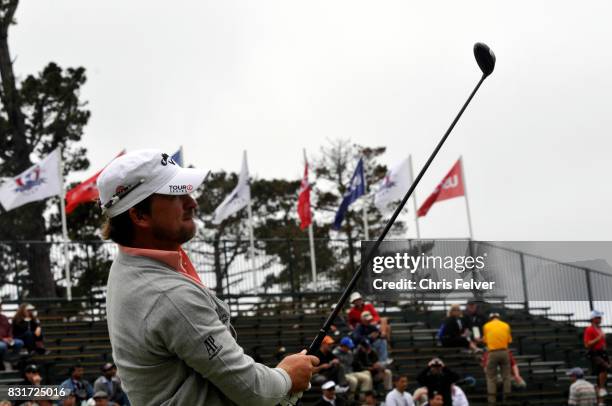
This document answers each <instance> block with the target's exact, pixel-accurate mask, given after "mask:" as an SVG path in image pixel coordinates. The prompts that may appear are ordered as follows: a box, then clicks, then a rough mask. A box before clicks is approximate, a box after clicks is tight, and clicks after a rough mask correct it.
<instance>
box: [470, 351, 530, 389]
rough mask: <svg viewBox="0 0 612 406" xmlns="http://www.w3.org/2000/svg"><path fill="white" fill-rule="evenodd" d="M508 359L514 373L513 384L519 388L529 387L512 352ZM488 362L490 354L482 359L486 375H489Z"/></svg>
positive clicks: (486, 353) (509, 352) (485, 354)
mask: <svg viewBox="0 0 612 406" xmlns="http://www.w3.org/2000/svg"><path fill="white" fill-rule="evenodd" d="M508 357H509V358H510V370H511V373H512V384H513V385H514V386H516V387H517V388H525V387H527V383H526V382H525V380H524V379H523V377H522V376H521V371H520V370H519V367H518V364H517V363H516V360H515V359H514V355H513V354H512V351H508ZM488 361H489V353H488V352H485V353H484V354H483V356H482V359H481V366H482V369H483V370H484V372H485V375H486V373H487V362H488Z"/></svg>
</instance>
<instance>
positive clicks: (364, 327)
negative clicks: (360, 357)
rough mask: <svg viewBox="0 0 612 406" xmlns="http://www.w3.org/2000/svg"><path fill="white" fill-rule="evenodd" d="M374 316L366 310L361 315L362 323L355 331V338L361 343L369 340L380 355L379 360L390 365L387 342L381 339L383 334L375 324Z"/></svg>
mask: <svg viewBox="0 0 612 406" xmlns="http://www.w3.org/2000/svg"><path fill="white" fill-rule="evenodd" d="M373 320H374V316H373V315H372V313H370V312H369V311H367V310H365V311H363V312H362V313H361V323H360V324H358V325H357V327H356V328H355V331H353V338H354V339H355V341H357V342H360V341H361V340H362V339H364V338H367V339H368V340H369V341H370V344H372V348H374V351H376V354H378V359H379V361H380V362H381V363H383V364H387V363H388V361H389V360H388V358H389V355H388V352H387V340H385V339H383V338H381V337H382V332H381V331H380V326H379V325H378V324H373Z"/></svg>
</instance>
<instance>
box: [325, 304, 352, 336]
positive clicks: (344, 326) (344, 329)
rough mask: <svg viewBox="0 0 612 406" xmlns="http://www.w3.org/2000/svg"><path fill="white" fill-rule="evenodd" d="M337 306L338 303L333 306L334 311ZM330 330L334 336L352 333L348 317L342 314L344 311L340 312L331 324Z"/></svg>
mask: <svg viewBox="0 0 612 406" xmlns="http://www.w3.org/2000/svg"><path fill="white" fill-rule="evenodd" d="M335 308H336V304H334V305H333V306H332V307H331V310H332V311H333V310H334V309H335ZM329 330H330V333H331V334H332V335H333V336H336V337H338V336H342V335H346V334H350V332H351V330H352V329H351V328H350V327H349V325H348V323H347V321H346V318H345V317H344V316H343V315H342V312H340V313H338V315H337V316H336V318H335V319H334V322H333V324H332V325H331V326H329Z"/></svg>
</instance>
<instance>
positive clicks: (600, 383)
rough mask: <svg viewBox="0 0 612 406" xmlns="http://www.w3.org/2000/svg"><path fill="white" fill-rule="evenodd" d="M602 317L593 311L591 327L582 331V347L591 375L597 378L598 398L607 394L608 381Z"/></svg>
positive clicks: (607, 362) (608, 362)
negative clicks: (587, 358)
mask: <svg viewBox="0 0 612 406" xmlns="http://www.w3.org/2000/svg"><path fill="white" fill-rule="evenodd" d="M602 316H603V312H600V311H597V310H593V311H592V312H591V325H590V326H588V327H587V328H586V329H585V330H584V346H585V347H586V349H587V350H588V352H587V357H589V359H590V360H591V370H592V373H593V375H595V376H597V395H598V396H599V397H600V398H603V397H605V396H606V395H607V394H608V391H607V390H606V381H607V380H608V369H610V359H609V358H608V352H607V345H606V333H604V332H603V330H602V329H601V318H602Z"/></svg>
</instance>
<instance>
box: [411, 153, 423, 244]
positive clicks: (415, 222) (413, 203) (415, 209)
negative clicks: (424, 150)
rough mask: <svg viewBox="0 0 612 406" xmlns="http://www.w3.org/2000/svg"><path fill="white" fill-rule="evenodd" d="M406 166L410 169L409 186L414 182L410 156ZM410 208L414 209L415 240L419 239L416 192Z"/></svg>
mask: <svg viewBox="0 0 612 406" xmlns="http://www.w3.org/2000/svg"><path fill="white" fill-rule="evenodd" d="M408 165H409V167H410V184H411V185H412V182H414V174H413V172H412V154H410V155H408ZM412 207H414V225H415V226H416V235H417V240H420V239H421V230H420V229H419V216H418V214H417V202H416V190H415V191H414V192H413V193H412Z"/></svg>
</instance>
